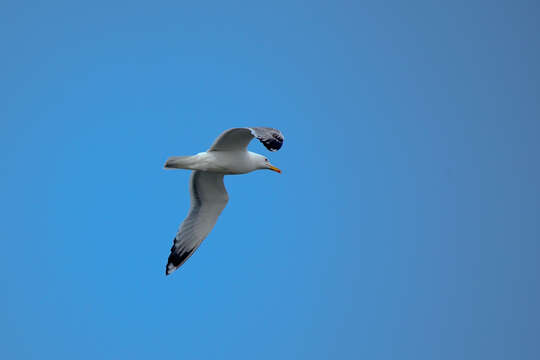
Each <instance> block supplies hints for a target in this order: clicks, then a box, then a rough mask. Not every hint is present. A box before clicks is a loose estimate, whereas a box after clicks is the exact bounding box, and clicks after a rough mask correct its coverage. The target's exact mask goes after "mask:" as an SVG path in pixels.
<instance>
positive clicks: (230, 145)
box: [165, 127, 283, 275]
mask: <svg viewBox="0 0 540 360" xmlns="http://www.w3.org/2000/svg"><path fill="white" fill-rule="evenodd" d="M255 137H256V138H257V139H259V140H260V141H261V142H262V143H263V144H264V146H266V148H268V149H269V150H270V151H277V150H279V149H280V148H281V145H282V144H283V135H282V134H281V132H280V131H279V130H276V129H272V128H262V127H258V128H235V129H229V130H226V131H225V132H223V133H222V134H221V135H220V136H219V137H218V138H217V139H216V140H215V141H214V143H213V144H212V146H211V147H210V149H209V150H208V151H206V152H201V153H198V154H196V155H193V156H173V157H171V158H169V159H168V160H167V162H166V163H165V168H176V169H188V170H193V172H192V174H191V179H190V193H191V208H190V210H189V213H188V216H187V217H186V219H185V220H184V222H183V223H182V225H180V229H179V230H178V232H177V234H176V236H175V238H174V244H173V246H172V248H171V254H170V255H169V260H168V262H167V267H166V271H165V273H166V275H169V274H171V273H172V272H173V271H175V270H176V269H178V268H179V267H180V266H181V265H182V264H183V263H184V262H185V261H186V260H187V259H188V258H189V257H190V256H191V255H192V254H193V252H195V250H197V248H198V247H199V245H200V244H201V242H202V241H203V240H204V239H205V238H206V236H207V235H208V234H209V233H210V231H211V230H212V228H213V227H214V225H215V224H216V221H217V219H218V217H219V215H220V214H221V212H222V211H223V209H224V208H225V206H226V205H227V202H228V200H229V196H228V194H227V190H226V189H225V185H224V184H223V176H224V175H235V174H246V173H249V172H251V171H255V170H262V169H268V170H273V171H277V172H281V171H280V170H279V169H278V168H276V167H274V166H273V165H272V164H270V163H269V162H268V159H267V158H266V157H264V156H263V155H260V154H256V153H253V152H250V151H247V145H248V144H249V142H250V141H251V140H252V139H253V138H255Z"/></svg>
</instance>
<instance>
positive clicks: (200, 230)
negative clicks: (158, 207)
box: [165, 171, 229, 275]
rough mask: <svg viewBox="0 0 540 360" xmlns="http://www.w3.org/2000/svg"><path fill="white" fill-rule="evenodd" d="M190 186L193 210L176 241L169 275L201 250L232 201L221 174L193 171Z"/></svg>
mask: <svg viewBox="0 0 540 360" xmlns="http://www.w3.org/2000/svg"><path fill="white" fill-rule="evenodd" d="M189 187H190V192H191V208H190V209H189V214H188V216H187V217H186V219H185V220H184V222H183V223H182V225H180V229H179V230H178V233H177V234H176V237H175V238H174V244H173V246H172V248H171V254H170V255H169V261H168V262H167V268H166V271H165V274H166V275H169V274H170V273H172V272H173V271H175V270H176V269H178V268H179V267H180V265H182V264H183V263H184V262H185V261H186V260H187V259H188V258H189V257H190V256H191V254H193V253H194V252H195V250H197V248H198V247H199V245H200V244H201V242H202V241H203V240H204V239H205V238H206V236H207V235H208V234H209V233H210V231H212V228H213V227H214V225H215V224H216V221H217V219H218V217H219V214H221V212H222V211H223V209H224V208H225V205H227V201H228V200H229V195H228V194H227V190H226V189H225V185H224V184H223V174H220V173H214V172H206V171H193V172H192V173H191V179H190V186H189Z"/></svg>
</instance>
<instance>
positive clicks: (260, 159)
mask: <svg viewBox="0 0 540 360" xmlns="http://www.w3.org/2000/svg"><path fill="white" fill-rule="evenodd" d="M256 161H257V169H267V170H272V171H275V172H278V173H280V174H281V170H279V169H278V168H277V167H275V166H274V165H272V164H270V160H268V158H267V157H266V156H263V155H259V154H257V160H256Z"/></svg>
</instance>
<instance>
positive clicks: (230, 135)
mask: <svg viewBox="0 0 540 360" xmlns="http://www.w3.org/2000/svg"><path fill="white" fill-rule="evenodd" d="M254 137H256V138H257V139H259V140H260V141H261V143H263V145H264V146H265V147H266V148H267V149H268V150H270V151H277V150H279V149H280V148H281V146H282V145H283V134H282V133H281V131H279V130H277V129H272V128H269V127H253V128H234V129H229V130H225V131H224V132H223V133H221V135H219V137H218V138H217V139H216V140H215V141H214V143H213V144H212V146H211V147H210V150H208V151H230V150H246V148H247V146H248V144H249V142H250V141H251V139H253V138H254Z"/></svg>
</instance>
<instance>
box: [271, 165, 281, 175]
mask: <svg viewBox="0 0 540 360" xmlns="http://www.w3.org/2000/svg"><path fill="white" fill-rule="evenodd" d="M268 168H269V169H270V170H272V171H275V172H278V173H280V174H281V170H279V169H278V168H277V167H275V166H274V165H268Z"/></svg>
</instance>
